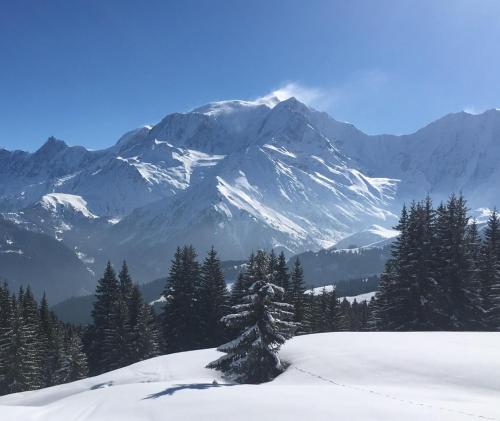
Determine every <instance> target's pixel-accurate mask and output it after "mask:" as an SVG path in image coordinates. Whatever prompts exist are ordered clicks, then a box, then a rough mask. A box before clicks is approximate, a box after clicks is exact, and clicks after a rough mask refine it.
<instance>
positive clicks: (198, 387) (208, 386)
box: [144, 383, 236, 399]
mask: <svg viewBox="0 0 500 421" xmlns="http://www.w3.org/2000/svg"><path fill="white" fill-rule="evenodd" d="M225 386H236V384H219V383H191V384H176V385H175V386H172V387H169V388H167V389H165V390H162V391H161V392H158V393H153V394H152V395H149V396H146V397H145V398H144V399H158V398H161V397H162V396H172V395H173V394H174V393H176V392H179V391H180V390H185V389H188V390H206V389H211V388H214V387H225Z"/></svg>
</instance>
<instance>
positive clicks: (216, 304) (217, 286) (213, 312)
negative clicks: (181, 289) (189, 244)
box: [198, 247, 230, 348]
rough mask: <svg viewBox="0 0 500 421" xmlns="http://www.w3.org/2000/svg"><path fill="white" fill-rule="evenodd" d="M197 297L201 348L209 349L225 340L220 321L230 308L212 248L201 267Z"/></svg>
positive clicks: (225, 336) (227, 293) (223, 329)
mask: <svg viewBox="0 0 500 421" xmlns="http://www.w3.org/2000/svg"><path fill="white" fill-rule="evenodd" d="M198 295H199V302H198V308H199V310H198V311H199V313H200V319H201V331H202V332H201V333H202V337H201V341H202V346H204V347H207V348H211V347H213V346H215V345H218V344H221V343H222V342H223V341H224V340H225V339H227V331H226V328H225V326H224V324H223V323H222V322H221V319H222V317H223V316H225V315H226V314H228V313H229V306H230V303H229V292H228V290H227V288H226V282H225V281H224V275H223V273H222V267H221V263H220V260H219V258H218V257H217V252H216V251H215V250H214V248H213V247H212V248H211V249H210V251H209V252H208V256H207V257H206V258H205V260H204V261H203V265H202V267H201V282H200V288H199V293H198Z"/></svg>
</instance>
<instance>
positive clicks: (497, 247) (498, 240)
mask: <svg viewBox="0 0 500 421" xmlns="http://www.w3.org/2000/svg"><path fill="white" fill-rule="evenodd" d="M480 280H481V296H482V308H483V326H484V327H485V328H486V329H488V330H500V220H499V217H498V214H497V212H496V210H494V211H493V212H492V214H491V215H490V217H489V219H488V223H487V226H486V229H485V232H484V244H483V247H482V249H481V255H480Z"/></svg>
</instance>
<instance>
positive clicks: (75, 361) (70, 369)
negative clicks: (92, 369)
mask: <svg viewBox="0 0 500 421" xmlns="http://www.w3.org/2000/svg"><path fill="white" fill-rule="evenodd" d="M87 375H88V366H87V356H86V354H85V352H84V351H83V345H82V341H81V337H80V335H79V333H78V332H75V331H73V330H69V331H68V333H67V335H66V338H65V343H64V353H63V359H62V362H61V367H60V368H59V369H58V370H57V373H56V376H57V382H58V383H68V382H73V381H75V380H80V379H83V378H85V377H87Z"/></svg>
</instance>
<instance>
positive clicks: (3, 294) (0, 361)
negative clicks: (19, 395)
mask: <svg viewBox="0 0 500 421" xmlns="http://www.w3.org/2000/svg"><path fill="white" fill-rule="evenodd" d="M13 321H14V316H13V310H12V302H11V298H10V295H9V289H8V287H7V284H4V285H3V286H1V285H0V395H3V394H6V393H9V380H8V377H7V376H8V373H9V370H10V365H9V360H10V357H11V350H12V337H13V333H14V330H13V326H12V323H13Z"/></svg>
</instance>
